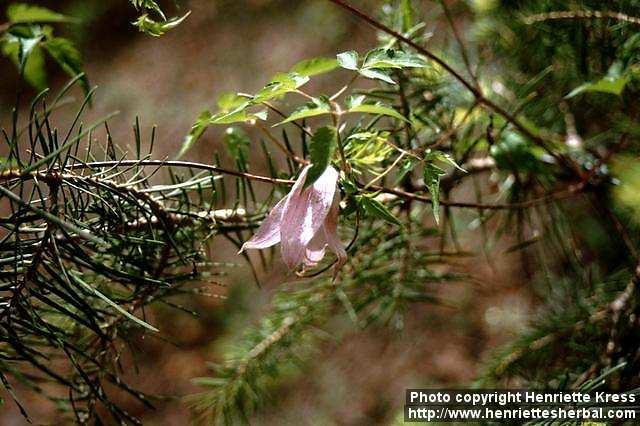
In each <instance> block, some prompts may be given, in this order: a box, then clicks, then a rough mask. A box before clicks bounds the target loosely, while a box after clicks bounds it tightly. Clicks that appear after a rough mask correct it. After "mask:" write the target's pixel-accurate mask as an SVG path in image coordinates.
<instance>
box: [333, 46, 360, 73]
mask: <svg viewBox="0 0 640 426" xmlns="http://www.w3.org/2000/svg"><path fill="white" fill-rule="evenodd" d="M336 58H337V60H338V65H340V66H341V67H342V68H345V69H348V70H353V71H357V70H358V68H359V67H358V52H356V51H355V50H349V51H348V52H342V53H338V54H337V55H336Z"/></svg>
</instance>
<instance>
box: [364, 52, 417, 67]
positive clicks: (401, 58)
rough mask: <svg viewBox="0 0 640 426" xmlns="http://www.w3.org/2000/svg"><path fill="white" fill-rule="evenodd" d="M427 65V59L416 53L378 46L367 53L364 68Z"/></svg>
mask: <svg viewBox="0 0 640 426" xmlns="http://www.w3.org/2000/svg"><path fill="white" fill-rule="evenodd" d="M425 66H427V63H426V61H425V60H424V59H422V58H421V57H420V56H418V55H416V54H414V53H409V52H403V51H401V50H396V49H385V48H377V49H373V50H370V51H369V52H368V53H367V56H365V58H364V64H363V65H362V68H363V69H364V68H375V69H386V68H423V67H425Z"/></svg>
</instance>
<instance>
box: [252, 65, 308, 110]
mask: <svg viewBox="0 0 640 426" xmlns="http://www.w3.org/2000/svg"><path fill="white" fill-rule="evenodd" d="M308 81H309V77H307V76H304V75H300V74H298V73H295V72H290V73H288V74H277V75H276V76H274V77H273V79H272V80H271V81H270V82H269V83H268V84H267V85H266V86H264V87H263V88H262V89H261V90H260V91H259V92H258V93H256V95H255V96H254V97H253V100H252V102H253V103H254V104H259V103H261V102H264V101H268V100H270V99H273V98H277V97H279V96H282V95H284V94H286V93H289V92H293V91H294V90H296V89H297V88H299V87H301V86H302V85H304V84H306V83H307V82H308Z"/></svg>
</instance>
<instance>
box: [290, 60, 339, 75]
mask: <svg viewBox="0 0 640 426" xmlns="http://www.w3.org/2000/svg"><path fill="white" fill-rule="evenodd" d="M336 68H338V60H337V59H335V58H325V57H319V58H311V59H305V60H304V61H300V62H298V63H297V64H295V65H294V66H293V68H291V72H295V73H298V74H300V75H301V76H305V77H311V76H314V75H318V74H323V73H327V72H330V71H333V70H334V69H336Z"/></svg>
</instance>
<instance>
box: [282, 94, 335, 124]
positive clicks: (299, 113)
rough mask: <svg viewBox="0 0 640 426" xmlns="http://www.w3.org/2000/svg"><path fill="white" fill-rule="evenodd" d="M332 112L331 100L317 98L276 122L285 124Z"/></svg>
mask: <svg viewBox="0 0 640 426" xmlns="http://www.w3.org/2000/svg"><path fill="white" fill-rule="evenodd" d="M329 113H331V105H329V101H328V100H327V99H326V98H322V97H321V98H315V99H314V100H313V102H307V103H306V104H304V105H303V106H301V107H300V108H298V109H296V110H295V111H294V112H293V113H291V115H290V116H289V117H287V118H286V119H285V120H283V121H281V122H279V123H277V124H276V126H277V125H280V124H284V123H289V122H291V121H295V120H301V119H303V118H308V117H315V116H317V115H323V114H329Z"/></svg>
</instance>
